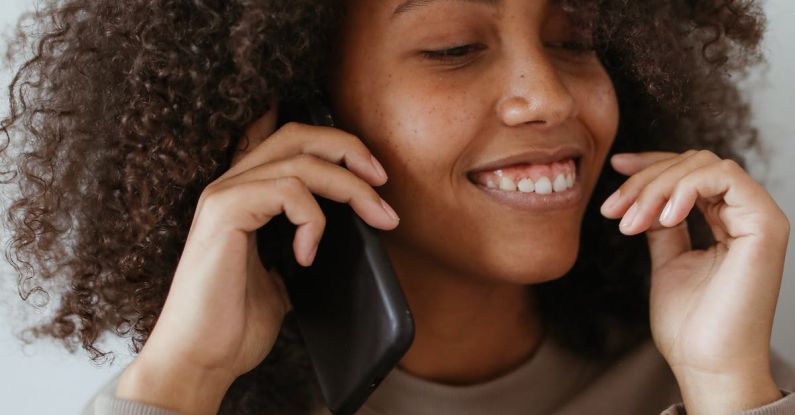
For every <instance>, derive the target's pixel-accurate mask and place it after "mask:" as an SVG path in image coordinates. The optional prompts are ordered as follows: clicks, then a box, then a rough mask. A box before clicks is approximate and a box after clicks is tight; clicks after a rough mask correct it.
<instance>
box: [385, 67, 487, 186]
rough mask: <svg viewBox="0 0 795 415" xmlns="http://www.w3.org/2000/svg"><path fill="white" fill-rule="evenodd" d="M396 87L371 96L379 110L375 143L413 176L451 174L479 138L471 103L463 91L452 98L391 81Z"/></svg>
mask: <svg viewBox="0 0 795 415" xmlns="http://www.w3.org/2000/svg"><path fill="white" fill-rule="evenodd" d="M389 78H390V79H391V82H389V83H387V84H386V85H383V86H381V87H379V89H377V91H378V93H377V94H375V95H371V98H372V99H373V103H374V105H375V106H376V107H377V109H376V111H374V113H373V114H372V115H373V120H372V122H371V123H370V125H371V128H370V131H371V132H372V133H373V134H372V135H371V139H373V140H374V141H379V142H378V143H375V142H374V143H373V145H374V146H377V147H385V148H384V149H383V150H384V152H383V153H382V154H384V155H385V156H386V155H389V156H388V157H391V158H392V160H390V161H388V163H390V164H392V165H397V164H400V165H402V166H403V168H405V169H407V170H408V171H407V172H406V173H408V174H409V175H412V172H414V174H420V173H421V174H422V175H423V176H424V177H423V178H427V177H428V176H435V179H437V180H438V179H440V178H441V176H444V175H446V174H449V173H450V171H451V169H452V165H453V164H454V162H455V160H456V158H457V157H458V156H459V155H460V154H461V152H462V151H463V148H464V147H465V146H466V143H468V142H469V141H471V138H472V136H473V134H474V133H475V128H476V126H475V125H474V123H475V122H476V120H477V117H475V116H474V115H475V108H474V107H473V105H472V103H473V102H477V100H475V99H472V97H471V96H470V95H468V94H467V93H466V92H463V91H460V90H459V91H457V92H456V93H450V92H449V89H447V88H445V90H442V89H441V88H438V87H436V86H434V85H432V84H428V83H425V82H420V81H417V80H411V79H402V78H397V77H389Z"/></svg>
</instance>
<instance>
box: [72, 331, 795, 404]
mask: <svg viewBox="0 0 795 415" xmlns="http://www.w3.org/2000/svg"><path fill="white" fill-rule="evenodd" d="M771 366H772V367H771V369H772V371H773V377H774V379H775V380H776V382H777V385H778V386H779V388H780V389H781V392H782V394H783V395H784V397H783V398H781V399H779V400H778V401H775V402H771V403H769V404H767V405H764V406H762V407H759V408H754V409H751V410H748V411H743V412H741V413H738V414H737V415H795V393H792V392H793V391H795V367H794V366H793V365H792V364H791V363H789V362H786V361H784V360H782V358H781V357H780V356H778V355H777V354H776V353H775V352H774V353H772V362H771ZM117 379H118V375H117V376H116V377H115V378H113V379H112V380H111V381H110V382H109V383H108V384H106V385H105V386H104V387H103V388H102V390H100V391H99V392H98V393H97V395H96V396H95V397H94V399H92V400H91V402H89V403H88V405H87V406H86V408H85V409H84V411H83V415H170V414H174V412H171V411H167V410H164V409H160V408H156V407H154V406H150V405H145V404H142V403H139V402H132V401H126V400H121V399H117V398H115V397H114V391H115V389H116V382H117ZM685 413H686V412H685V409H684V406H683V405H682V403H681V395H680V393H679V388H678V385H677V383H676V380H675V378H674V377H673V374H672V373H671V371H670V368H669V367H668V365H667V364H666V362H665V361H664V360H663V358H662V356H661V355H660V354H659V352H658V351H657V348H656V347H655V346H654V343H652V341H651V340H649V341H647V342H646V343H644V344H643V345H641V346H640V347H638V348H637V349H635V350H633V351H631V352H629V353H627V354H626V355H624V356H622V357H621V358H619V359H617V360H613V361H596V360H587V359H584V358H582V357H580V356H578V355H575V354H573V353H571V352H569V351H568V350H566V349H563V348H562V347H560V346H559V345H558V344H556V343H555V341H554V340H552V339H551V338H549V336H547V339H545V340H544V341H543V342H542V343H541V345H540V346H539V348H538V350H537V351H536V353H535V354H534V355H533V356H532V357H531V358H529V359H528V360H527V361H526V362H524V363H522V364H521V365H520V366H518V367H517V368H515V369H513V370H512V371H511V372H509V373H507V374H505V375H502V376H500V377H498V378H496V379H492V380H490V381H488V382H484V383H480V384H476V385H469V386H450V385H444V384H440V383H434V382H429V381H427V380H424V379H421V378H418V377H416V376H413V375H411V374H409V373H407V372H405V371H403V370H401V369H400V368H395V369H394V370H393V371H392V372H390V374H389V375H388V376H387V377H386V378H384V380H383V381H382V382H381V384H380V385H379V386H378V388H377V389H376V390H375V391H374V392H373V394H372V395H371V396H370V398H369V399H368V400H367V402H366V403H365V405H364V406H363V407H362V408H361V410H360V411H358V412H357V415H388V414H412V415H431V414H433V415H453V414H455V415H470V414H473V415H474V414H506V415H507V414H522V415H536V414H538V415H541V414H550V415H574V414H595V415H598V414H611V415H644V414H650V415H654V414H660V415H679V414H685ZM330 414H331V413H330V412H329V411H328V410H327V409H326V408H325V407H322V408H318V410H317V412H316V415H330Z"/></svg>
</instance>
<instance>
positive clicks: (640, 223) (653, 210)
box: [612, 150, 721, 235]
mask: <svg viewBox="0 0 795 415" xmlns="http://www.w3.org/2000/svg"><path fill="white" fill-rule="evenodd" d="M720 160H721V159H720V157H718V156H716V155H715V154H714V153H712V152H710V151H706V150H705V151H699V152H696V153H693V154H691V155H689V156H685V155H684V154H683V155H682V157H677V158H675V159H673V160H666V161H663V162H661V163H659V164H660V165H663V166H664V169H661V168H659V167H658V166H652V167H649V168H648V170H649V171H651V172H652V173H654V174H641V173H646V172H641V173H638V174H636V175H634V176H632V177H631V178H630V179H629V180H627V182H625V183H624V184H623V185H622V186H621V188H620V190H621V194H622V196H624V202H625V203H626V204H629V203H632V205H631V206H630V207H629V209H628V210H627V211H626V213H624V212H621V211H620V210H618V209H614V210H613V211H612V213H619V214H623V218H622V220H621V223H620V224H619V228H620V229H621V231H622V232H623V233H624V234H626V235H635V234H638V233H640V232H643V231H645V230H646V229H648V228H649V227H650V226H651V225H652V224H653V223H654V220H655V219H656V218H657V217H659V216H660V212H661V210H663V208H664V205H665V203H666V202H667V201H668V199H669V198H670V196H671V194H672V193H673V190H674V187H675V186H676V184H677V183H678V182H679V181H680V180H682V178H683V177H685V176H686V175H687V174H689V173H691V172H692V171H694V170H696V169H698V168H699V167H702V166H705V165H708V164H713V163H717V162H719V161H720ZM672 161H673V162H672ZM660 170H662V171H660ZM633 196H634V197H633ZM666 213H667V212H666ZM676 223H678V222H666V223H665V224H666V225H668V226H672V225H675V224H676Z"/></svg>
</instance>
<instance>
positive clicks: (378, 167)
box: [370, 154, 387, 180]
mask: <svg viewBox="0 0 795 415" xmlns="http://www.w3.org/2000/svg"><path fill="white" fill-rule="evenodd" d="M370 161H371V162H372V163H373V167H374V168H375V171H376V172H377V173H378V175H379V176H381V178H382V179H384V180H386V178H387V177H386V171H385V170H384V166H382V165H381V163H379V162H378V160H376V159H375V156H374V155H372V154H371V155H370Z"/></svg>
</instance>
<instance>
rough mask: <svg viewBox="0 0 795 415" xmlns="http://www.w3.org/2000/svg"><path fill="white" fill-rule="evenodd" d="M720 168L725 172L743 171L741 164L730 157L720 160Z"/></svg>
mask: <svg viewBox="0 0 795 415" xmlns="http://www.w3.org/2000/svg"><path fill="white" fill-rule="evenodd" d="M720 169H721V170H722V171H724V172H726V173H736V172H738V171H743V168H742V166H740V165H739V164H738V163H737V162H736V161H734V160H732V159H723V160H721V161H720Z"/></svg>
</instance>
